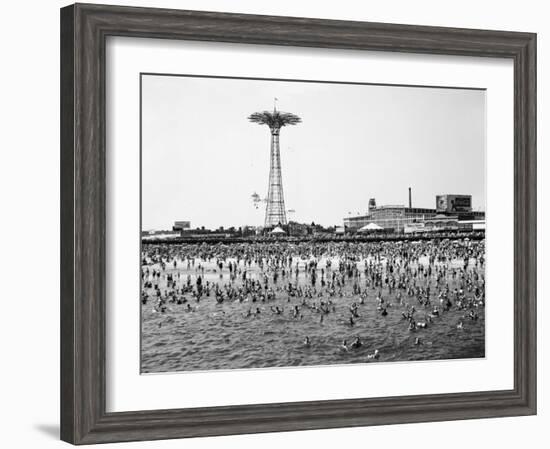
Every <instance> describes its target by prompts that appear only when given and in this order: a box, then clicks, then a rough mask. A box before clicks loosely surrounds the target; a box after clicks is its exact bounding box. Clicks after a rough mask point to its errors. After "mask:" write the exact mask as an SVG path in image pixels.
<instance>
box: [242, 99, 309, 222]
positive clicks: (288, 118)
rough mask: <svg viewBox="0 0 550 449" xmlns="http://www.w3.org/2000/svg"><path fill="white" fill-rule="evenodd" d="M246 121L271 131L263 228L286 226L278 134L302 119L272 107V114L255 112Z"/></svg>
mask: <svg viewBox="0 0 550 449" xmlns="http://www.w3.org/2000/svg"><path fill="white" fill-rule="evenodd" d="M248 120H250V121H251V122H253V123H257V124H258V125H267V126H269V129H270V131H271V152H270V165H269V185H268V190H267V204H266V208H265V222H264V226H265V227H266V228H271V227H274V226H277V225H286V224H287V222H286V211H285V198H284V195H283V180H282V177H281V154H280V149H279V133H280V131H281V128H282V127H283V126H289V125H296V124H298V123H300V122H301V121H302V119H301V118H300V117H298V116H297V115H294V114H291V113H290V112H280V111H277V108H276V107H274V108H273V112H270V111H263V112H255V113H254V114H251V115H250V116H249V117H248Z"/></svg>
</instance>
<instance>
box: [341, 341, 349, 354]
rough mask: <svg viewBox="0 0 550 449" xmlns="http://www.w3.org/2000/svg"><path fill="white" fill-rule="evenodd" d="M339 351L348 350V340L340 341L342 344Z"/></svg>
mask: <svg viewBox="0 0 550 449" xmlns="http://www.w3.org/2000/svg"><path fill="white" fill-rule="evenodd" d="M340 351H342V352H348V351H349V347H348V342H347V341H346V340H343V341H342V344H341V345H340Z"/></svg>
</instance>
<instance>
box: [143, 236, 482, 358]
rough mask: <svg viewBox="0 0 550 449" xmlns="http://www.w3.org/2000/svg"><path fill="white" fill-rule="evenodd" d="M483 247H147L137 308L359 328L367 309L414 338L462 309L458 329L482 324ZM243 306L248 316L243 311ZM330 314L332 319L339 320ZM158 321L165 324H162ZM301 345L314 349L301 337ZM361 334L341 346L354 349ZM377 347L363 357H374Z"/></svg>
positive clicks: (466, 243) (463, 243)
mask: <svg viewBox="0 0 550 449" xmlns="http://www.w3.org/2000/svg"><path fill="white" fill-rule="evenodd" d="M484 269H485V241H484V240H469V239H468V238H462V239H457V240H451V239H444V240H433V241H428V240H425V241H397V242H396V241H391V242H363V243H357V242H353V243H350V242H285V241H281V242H271V243H266V242H256V243H255V242H250V243H238V244H222V243H219V244H212V243H197V244H168V243H167V244H158V243H157V244H148V243H144V244H143V247H142V267H141V278H142V290H141V303H142V307H144V310H146V311H147V312H148V313H155V314H156V313H158V314H168V315H170V314H177V313H184V312H188V313H201V312H202V311H203V310H204V309H203V308H202V307H201V305H202V304H204V302H209V303H210V302H211V303H213V304H219V305H222V304H223V305H226V306H227V305H228V304H229V305H232V304H235V305H241V306H240V307H234V308H232V307H229V308H227V307H224V308H223V312H222V313H223V314H228V313H231V312H230V311H231V310H235V313H234V315H235V316H236V317H238V319H240V320H250V319H261V317H262V316H265V314H272V315H278V316H282V317H288V319H290V320H295V321H302V320H309V321H311V320H315V321H317V322H318V323H321V324H322V323H323V321H324V320H327V319H336V320H338V322H339V323H341V324H342V325H343V326H348V327H350V328H353V327H354V326H355V325H356V324H357V323H358V322H360V321H361V320H363V319H364V318H363V313H362V308H364V307H371V308H375V310H376V314H377V317H378V319H381V320H384V319H385V318H386V317H387V316H388V315H390V314H398V316H399V317H400V320H402V323H403V326H406V328H407V329H408V331H410V332H417V331H418V332H419V334H420V335H419V336H417V337H416V338H415V340H414V343H415V344H416V345H421V344H423V340H422V337H421V333H420V332H421V330H422V329H426V328H428V327H430V326H435V325H437V322H438V320H439V319H440V317H442V316H443V315H444V314H446V313H447V312H449V311H451V310H453V311H457V310H459V311H461V312H463V313H462V314H461V318H460V319H459V320H458V322H456V324H455V326H456V329H463V328H464V326H465V323H466V322H468V321H476V320H477V319H478V317H479V314H480V313H481V311H482V310H483V308H484V306H485V275H484ZM243 305H244V312H243ZM333 317H334V318H333ZM161 325H162V322H159V326H161ZM301 343H302V345H303V346H304V347H305V348H311V347H314V345H315V341H312V338H310V336H309V335H303V341H302V342H301ZM363 345H364V343H363V341H362V339H361V337H359V336H357V337H355V338H354V339H353V341H351V343H350V342H348V340H347V339H345V338H344V339H343V341H342V343H341V345H340V346H339V350H340V351H342V352H346V353H347V352H349V351H354V350H357V349H359V348H361V347H362V346H363ZM379 357H380V351H379V350H378V349H377V348H371V352H369V353H368V354H367V359H372V360H378V359H379Z"/></svg>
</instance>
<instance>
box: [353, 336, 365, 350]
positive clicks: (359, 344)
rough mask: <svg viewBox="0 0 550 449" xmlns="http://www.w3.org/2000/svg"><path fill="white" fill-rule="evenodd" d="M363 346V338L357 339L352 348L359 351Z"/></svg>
mask: <svg viewBox="0 0 550 449" xmlns="http://www.w3.org/2000/svg"><path fill="white" fill-rule="evenodd" d="M361 346H363V343H362V342H361V338H359V337H355V340H354V341H353V343H352V344H351V348H352V349H358V348H360V347H361Z"/></svg>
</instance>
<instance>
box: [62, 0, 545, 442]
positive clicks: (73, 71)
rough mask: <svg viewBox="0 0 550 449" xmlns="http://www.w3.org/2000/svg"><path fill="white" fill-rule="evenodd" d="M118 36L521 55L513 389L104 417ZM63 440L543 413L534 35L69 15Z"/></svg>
mask: <svg viewBox="0 0 550 449" xmlns="http://www.w3.org/2000/svg"><path fill="white" fill-rule="evenodd" d="M107 36H131V37H148V38H152V37H154V38H163V39H187V40H200V41H216V42H234V43H248V44H268V45H287V46H290V45H292V46H302V47H319V48H335V49H356V50H377V51H397V52H414V53H429V54H442V55H447V54H449V55H465V56H481V57H499V58H512V59H513V61H514V126H515V130H514V131H515V137H514V145H515V147H514V158H515V159H514V160H515V168H514V195H515V197H514V232H515V236H514V237H515V243H514V258H515V260H514V314H515V321H514V388H513V389H512V390H509V391H484V392H475V393H460V394H438V395H421V396H407V397H386V398H374V399H351V400H332V401H311V402H298V403H280V404H263V405H243V406H227V407H207V408H198V409H172V410H154V411H132V412H124V413H106V411H105V382H106V380H105V301H106V298H105V282H106V281H105V279H106V273H105V214H106V211H105V189H106V186H105V40H106V37H107ZM60 186H61V438H62V439H63V440H65V441H68V442H71V443H73V444H90V443H106V442H115V441H134V440H148V439H164V438H181V437H196V436H211V435H230V434H239V433H258V432H274V431H285V430H305V429H320V428H329V427H349V426H366V425H380V424H397V423H409V422H425V421H442V420H453V419H472V418H488V417H499V416H517V415H529V414H534V413H536V35H535V34H531V33H517V32H504V31H485V30H469V29H451V28H439V27H423V26H409V25H393V24H382V23H364V22H348V21H332V20H319V19H304V18H289V17H270V16H254V15H242V14H223V13H211V12H196V11H177V10H167V9H149V8H130V7H117V6H102V5H84V4H77V5H73V6H69V7H66V8H63V9H62V10H61V184H60Z"/></svg>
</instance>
